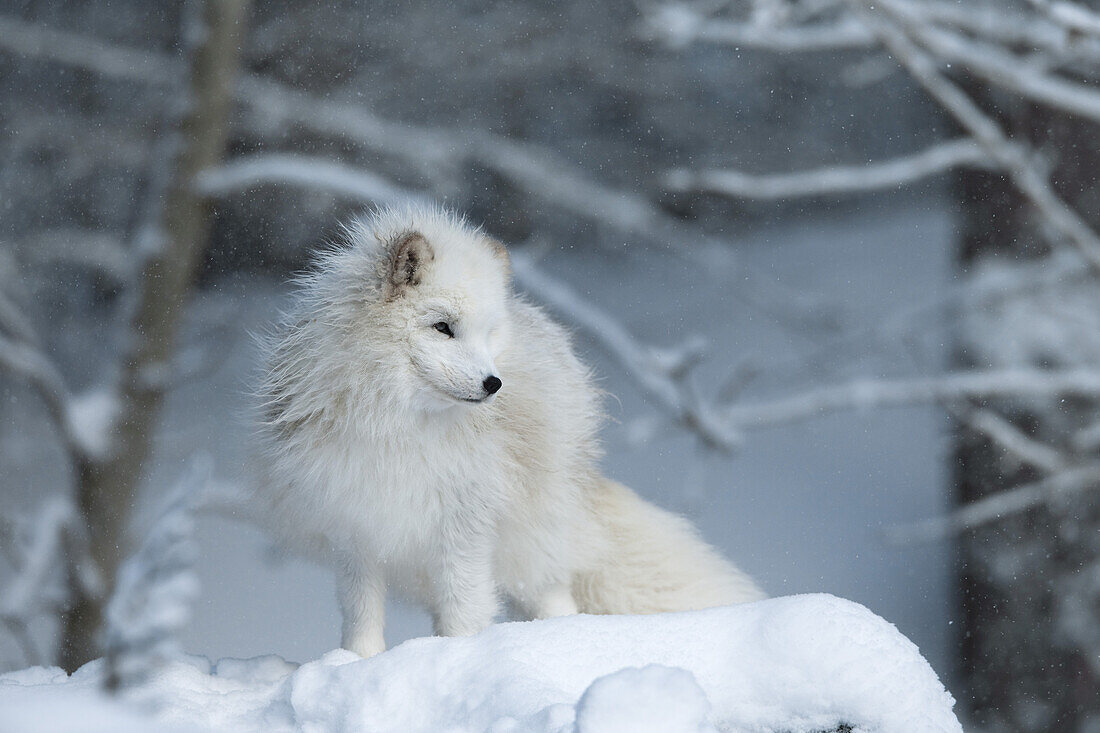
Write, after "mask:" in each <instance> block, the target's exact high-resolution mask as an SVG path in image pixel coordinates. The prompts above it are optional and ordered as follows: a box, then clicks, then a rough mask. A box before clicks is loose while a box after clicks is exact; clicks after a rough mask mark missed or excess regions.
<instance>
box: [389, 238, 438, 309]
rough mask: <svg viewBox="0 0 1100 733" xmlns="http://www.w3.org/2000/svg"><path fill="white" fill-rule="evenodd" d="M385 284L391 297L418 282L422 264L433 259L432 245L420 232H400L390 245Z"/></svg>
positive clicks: (421, 272)
mask: <svg viewBox="0 0 1100 733" xmlns="http://www.w3.org/2000/svg"><path fill="white" fill-rule="evenodd" d="M387 259H388V262H389V265H388V267H387V270H388V272H387V276H386V285H387V289H388V290H389V294H390V296H391V297H396V296H398V295H400V294H401V293H402V292H404V291H405V289H406V288H411V287H415V286H416V285H419V284H420V279H421V277H422V276H423V274H424V266H425V265H426V264H427V263H429V262H431V261H432V260H433V259H435V252H434V251H432V245H430V244H428V240H427V239H424V235H423V234H421V233H420V232H408V233H407V234H402V235H401V236H400V237H398V238H397V239H396V240H394V243H393V244H392V245H390V250H389V257H388V258H387Z"/></svg>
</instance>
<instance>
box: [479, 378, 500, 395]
mask: <svg viewBox="0 0 1100 733" xmlns="http://www.w3.org/2000/svg"><path fill="white" fill-rule="evenodd" d="M481 386H482V387H484V388H485V391H486V392H488V393H489V394H496V393H497V390H498V389H500V380H499V379H497V378H496V377H485V381H484V382H482V383H481Z"/></svg>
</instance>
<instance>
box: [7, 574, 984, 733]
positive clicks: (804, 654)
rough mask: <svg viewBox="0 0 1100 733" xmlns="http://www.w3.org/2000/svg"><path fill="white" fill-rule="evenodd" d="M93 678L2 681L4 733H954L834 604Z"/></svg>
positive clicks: (940, 706)
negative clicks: (122, 686)
mask: <svg viewBox="0 0 1100 733" xmlns="http://www.w3.org/2000/svg"><path fill="white" fill-rule="evenodd" d="M103 674H104V666H103V663H102V660H99V661H96V662H92V663H90V664H88V665H86V666H84V667H83V668H81V669H80V670H78V671H77V672H76V673H74V674H73V675H72V676H71V677H68V676H66V675H65V674H64V673H63V672H62V671H61V670H59V669H57V668H42V667H38V668H31V669H27V670H22V671H20V672H13V673H9V674H6V675H3V676H0V732H7V731H13V732H14V731H25V730H50V731H58V732H64V731H89V730H96V731H98V730H103V731H107V730H111V731H128V730H233V731H240V732H242V733H247V732H248V731H265V732H267V731H284V730H286V731H289V730H302V731H340V732H346V733H355V732H357V731H372V732H373V731H378V732H382V731H395V732H396V731H401V732H402V733H406V732H407V733H413V732H415V731H491V733H513V732H519V731H525V732H526V731H531V732H539V731H545V732H546V733H568V732H569V731H576V732H577V733H596V732H597V731H598V732H599V733H616V731H632V732H633V733H646V731H653V732H656V731H662V732H663V731H667V732H669V733H672V732H676V733H680V732H684V733H702V732H703V731H707V732H710V731H718V730H722V731H790V732H791V733H797V732H799V731H805V732H809V731H824V730H831V729H835V728H836V727H837V726H838V725H840V724H847V725H849V726H851V727H852V730H854V731H863V732H866V733H869V732H871V731H877V732H881V733H890V732H892V731H898V732H904V733H923V732H924V731H928V732H929V733H932V732H940V731H961V730H962V728H961V726H960V725H959V722H958V720H957V719H956V717H955V715H954V714H953V713H952V706H953V704H954V700H953V699H952V697H951V695H950V694H949V693H948V692H947V691H946V690H945V689H944V687H943V685H942V684H941V683H940V681H939V679H938V678H937V677H936V674H935V672H933V671H932V668H931V667H930V666H929V665H928V663H927V662H926V661H925V660H924V659H923V658H922V657H921V655H920V653H919V652H918V650H917V648H916V647H915V646H914V645H913V644H912V643H911V642H910V641H909V640H908V639H906V638H905V637H904V636H902V635H901V633H899V632H898V630H897V629H896V628H895V627H894V626H893V625H892V624H889V623H887V622H886V621H884V620H883V619H881V618H879V617H878V616H875V615H874V614H873V613H871V612H870V611H868V610H867V609H866V608H864V607H863V606H860V605H858V604H856V603H853V602H851V601H845V600H841V599H839V598H836V597H834V596H828V595H805V596H789V597H785V598H774V599H770V600H766V601H760V602H758V603H751V604H745V605H741V606H734V607H729V608H716V609H710V610H707V611H696V612H691V613H677V614H661V615H654V616H573V617H568V618H560V619H552V620H548V621H535V622H526V623H506V624H499V625H495V626H492V627H490V628H489V629H487V630H486V631H484V632H482V633H481V634H478V635H477V636H474V637H468V638H439V637H434V638H420V639H413V640H410V641H407V642H405V643H404V644H402V645H400V646H398V647H397V648H395V649H392V650H390V651H388V652H386V653H385V654H382V655H379V656H377V657H374V658H372V659H366V660H364V659H360V658H359V657H358V656H356V655H354V654H353V653H351V652H348V651H345V650H336V651H332V652H329V653H328V654H326V655H324V656H323V657H321V658H320V659H318V660H316V661H314V662H309V663H307V664H303V665H301V666H297V667H296V666H295V665H293V664H291V663H288V662H285V661H283V660H282V659H280V658H278V657H270V656H269V657H260V658H256V659H251V660H222V661H220V662H218V663H217V664H213V665H212V664H210V663H209V662H208V661H206V660H205V659H203V658H201V657H191V658H189V659H188V660H187V661H176V662H172V663H169V664H167V665H166V666H164V667H162V668H161V669H160V670H159V671H157V672H155V673H154V674H153V675H152V676H151V677H150V678H149V681H148V682H147V683H146V685H145V686H144V687H141V688H139V689H137V690H133V691H131V692H129V693H128V695H127V697H125V698H122V699H109V698H106V697H105V696H104V695H103V694H102V693H100V692H99V691H98V690H99V687H100V685H101V683H102V677H103Z"/></svg>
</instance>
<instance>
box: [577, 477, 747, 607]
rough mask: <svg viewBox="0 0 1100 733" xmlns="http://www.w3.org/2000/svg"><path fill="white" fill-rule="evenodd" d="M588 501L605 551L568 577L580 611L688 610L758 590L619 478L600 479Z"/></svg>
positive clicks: (683, 524)
mask: <svg viewBox="0 0 1100 733" xmlns="http://www.w3.org/2000/svg"><path fill="white" fill-rule="evenodd" d="M592 503H593V511H594V514H595V520H596V522H597V523H599V524H600V525H601V526H602V527H603V528H604V530H605V534H606V542H605V544H604V551H603V552H602V553H601V554H602V555H604V557H600V558H598V561H597V563H596V566H595V567H594V568H593V569H591V570H588V571H586V572H585V573H582V574H579V575H578V576H577V577H576V578H575V580H574V584H573V596H574V598H575V600H576V602H577V606H578V608H579V610H580V612H581V613H660V612H663V611H688V610H695V609H700V608H711V607H713V606H726V605H731V604H734V603H744V602H746V601H756V600H760V599H761V598H764V597H765V594H764V592H763V591H761V590H760V588H759V587H757V585H756V583H754V582H753V580H752V578H750V577H749V576H748V575H746V574H745V573H743V572H741V571H740V570H738V569H737V568H736V567H734V566H733V565H732V564H731V563H730V562H729V561H727V560H726V559H725V558H723V557H722V556H721V555H720V554H718V552H717V551H716V550H715V549H714V548H712V547H711V546H710V545H708V544H707V543H706V542H704V541H703V540H702V538H700V537H699V533H698V532H697V531H696V529H695V528H694V527H693V526H692V525H691V523H690V522H688V521H687V520H685V519H684V518H682V517H678V516H676V515H675V514H671V513H669V512H666V511H664V510H663V509H659V508H657V507H655V506H653V505H652V504H650V503H648V502H646V501H645V500H644V499H642V498H641V497H639V496H638V495H637V494H635V493H634V492H633V491H631V490H630V489H628V488H627V487H625V486H623V485H622V484H619V483H616V482H615V481H611V480H609V479H604V480H603V481H602V482H601V483H600V485H599V486H598V488H597V490H596V492H595V495H594V496H593V501H592Z"/></svg>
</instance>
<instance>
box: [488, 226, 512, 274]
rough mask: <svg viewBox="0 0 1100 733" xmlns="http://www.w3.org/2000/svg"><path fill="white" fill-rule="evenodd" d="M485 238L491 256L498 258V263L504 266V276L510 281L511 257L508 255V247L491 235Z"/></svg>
mask: <svg viewBox="0 0 1100 733" xmlns="http://www.w3.org/2000/svg"><path fill="white" fill-rule="evenodd" d="M485 239H486V241H487V242H488V243H489V249H490V251H491V252H492V253H493V256H494V257H496V258H497V259H498V260H500V264H501V266H502V267H503V268H504V278H505V279H506V280H509V281H510V280H511V279H512V258H511V257H509V256H508V248H507V247H505V246H504V245H503V244H501V243H500V242H499V241H498V240H496V239H493V238H492V237H486V238H485Z"/></svg>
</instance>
